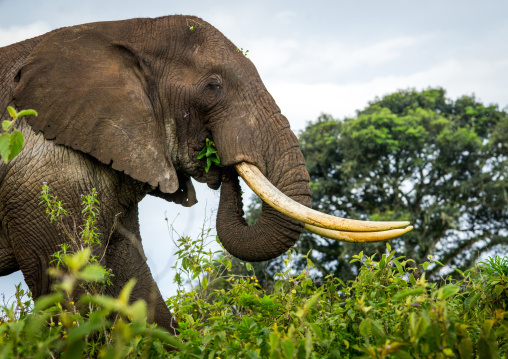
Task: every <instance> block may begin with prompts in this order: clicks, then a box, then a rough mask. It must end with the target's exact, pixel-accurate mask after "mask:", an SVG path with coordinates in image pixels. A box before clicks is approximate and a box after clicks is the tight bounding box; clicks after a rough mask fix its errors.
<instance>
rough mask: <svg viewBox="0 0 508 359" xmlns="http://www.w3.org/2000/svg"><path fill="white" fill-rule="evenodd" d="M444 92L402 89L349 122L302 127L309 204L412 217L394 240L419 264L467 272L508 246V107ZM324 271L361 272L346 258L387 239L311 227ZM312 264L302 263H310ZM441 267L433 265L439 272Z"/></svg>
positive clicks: (364, 214) (378, 248) (339, 211)
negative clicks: (325, 234)
mask: <svg viewBox="0 0 508 359" xmlns="http://www.w3.org/2000/svg"><path fill="white" fill-rule="evenodd" d="M445 95H446V94H445V91H444V90H443V89H428V90H424V91H415V90H408V91H399V92H396V93H393V94H391V95H387V96H384V97H383V98H381V99H376V100H375V101H373V102H371V103H370V104H369V106H368V107H367V108H366V109H364V110H362V111H358V113H357V115H356V116H355V117H354V118H347V119H345V120H343V121H339V120H335V119H333V118H332V117H331V116H329V115H322V116H320V117H319V118H318V120H317V121H316V122H313V123H309V124H308V126H307V127H306V129H305V130H304V131H303V132H302V133H301V134H300V145H301V149H302V153H303V154H304V157H305V159H306V166H307V170H308V171H309V174H310V177H311V188H312V206H313V208H316V209H318V210H320V211H323V212H326V213H330V214H334V215H338V216H341V217H348V218H355V219H370V220H408V221H410V222H411V223H412V224H414V227H415V229H414V230H413V231H411V232H410V233H408V234H406V235H404V236H402V237H401V238H399V239H396V240H393V241H392V243H393V245H394V247H395V248H397V250H398V251H400V252H402V253H404V254H406V255H407V256H408V257H410V258H414V259H415V260H416V261H417V262H422V261H424V260H426V258H428V256H429V255H432V256H434V257H435V258H437V259H439V261H440V262H442V263H443V264H444V265H446V266H447V267H446V269H445V271H447V272H449V271H450V270H451V267H458V268H459V269H462V270H465V268H468V267H470V266H471V265H472V264H473V263H474V261H475V260H476V259H477V258H478V256H479V255H480V254H481V253H482V252H484V251H486V250H490V249H494V248H496V249H497V250H498V251H499V250H502V248H501V246H504V248H506V243H508V242H507V239H508V238H507V237H506V231H505V229H506V228H508V210H507V209H508V206H507V203H508V196H507V193H508V172H507V171H508V147H507V145H506V144H507V143H508V137H507V136H508V135H507V134H508V131H507V130H508V126H507V124H508V114H507V113H506V112H505V111H502V110H499V109H498V108H497V106H495V105H489V106H486V105H483V104H482V103H480V102H479V101H477V100H476V99H475V97H474V96H463V97H461V98H459V99H457V100H455V101H452V100H450V99H448V98H446V96H445ZM310 248H313V249H314V251H313V253H314V255H315V256H317V257H319V258H320V262H321V263H326V266H321V267H320V268H319V269H320V271H321V272H322V275H323V276H326V275H327V274H329V273H334V274H335V275H336V276H339V277H341V278H343V279H350V278H354V276H355V273H357V270H358V268H354V267H352V266H351V265H350V264H349V263H348V261H349V259H351V256H352V255H353V254H354V253H357V252H358V251H360V250H366V251H369V252H377V253H378V254H381V253H382V252H383V244H382V243H378V244H369V245H365V244H361V245H359V244H351V243H340V242H336V241H332V240H327V239H322V238H317V237H316V236H315V235H312V234H304V236H303V238H302V240H300V241H299V242H298V243H297V251H298V252H299V253H307V252H308V250H309V249H310ZM304 266H305V263H303V262H301V263H299V268H303V267H304ZM439 268H440V267H439V266H436V265H432V266H431V267H430V271H431V274H433V275H436V274H437V273H436V271H437V270H439Z"/></svg>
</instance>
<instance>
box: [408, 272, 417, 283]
mask: <svg viewBox="0 0 508 359" xmlns="http://www.w3.org/2000/svg"><path fill="white" fill-rule="evenodd" d="M409 282H410V283H411V284H412V285H416V279H415V277H414V275H413V273H411V275H410V276H409Z"/></svg>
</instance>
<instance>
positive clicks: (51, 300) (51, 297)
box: [33, 293, 63, 313]
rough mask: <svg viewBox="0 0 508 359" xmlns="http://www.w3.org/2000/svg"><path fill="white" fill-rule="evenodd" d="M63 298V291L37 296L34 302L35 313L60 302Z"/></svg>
mask: <svg viewBox="0 0 508 359" xmlns="http://www.w3.org/2000/svg"><path fill="white" fill-rule="evenodd" d="M62 300H63V294H61V293H55V294H48V295H45V296H42V297H40V298H37V300H36V301H35V303H34V309H33V313H38V312H40V311H43V310H45V309H47V308H49V307H52V306H54V305H55V303H60V302H61V301H62Z"/></svg>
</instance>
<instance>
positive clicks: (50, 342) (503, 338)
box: [0, 230, 508, 359]
mask: <svg viewBox="0 0 508 359" xmlns="http://www.w3.org/2000/svg"><path fill="white" fill-rule="evenodd" d="M209 233H210V232H209V231H208V230H207V231H203V233H202V235H201V237H200V238H198V239H197V240H192V239H190V238H188V237H183V238H179V239H178V240H177V245H178V253H177V255H178V258H179V259H178V263H177V264H175V269H176V270H177V274H176V275H175V283H176V284H177V285H178V290H177V294H176V295H175V296H173V297H171V298H169V299H168V301H167V303H168V305H169V307H170V309H171V311H172V312H173V314H174V315H175V317H176V318H177V320H178V322H179V326H180V334H179V335H178V337H177V338H175V337H173V336H171V335H170V334H168V333H167V332H165V331H163V330H160V329H157V328H155V327H154V326H153V325H147V324H146V319H145V318H146V315H147V311H146V310H147V309H146V304H145V303H144V302H143V301H137V302H135V303H132V304H129V300H128V299H129V295H130V293H131V291H132V288H133V286H134V281H130V282H129V283H128V284H127V285H126V286H125V287H124V288H123V290H122V291H121V293H120V294H119V296H118V298H111V297H108V296H105V295H97V294H95V295H92V294H84V295H83V296H82V297H81V298H80V300H79V303H78V304H84V305H85V306H88V308H90V310H89V311H88V313H86V314H85V315H83V314H82V313H80V311H79V310H78V309H77V308H78V305H75V303H74V302H69V301H68V300H67V299H65V298H66V296H67V294H68V291H63V290H62V289H61V287H57V290H56V293H55V294H52V295H49V296H45V297H42V298H39V299H37V300H36V301H35V304H34V305H33V306H32V305H31V301H30V300H25V299H23V295H24V294H25V293H23V291H22V290H21V289H19V287H18V292H17V294H16V303H15V304H13V305H11V306H10V307H4V308H3V311H4V315H3V317H2V319H1V321H0V355H1V356H2V357H28V356H30V357H56V356H61V357H64V358H66V357H82V356H87V357H100V358H123V357H129V358H137V357H144V358H155V357H174V358H281V359H282V358H448V357H450V358H452V357H453V358H500V357H506V355H507V354H508V320H507V319H508V312H507V307H506V305H507V303H508V277H507V276H506V275H505V274H504V269H505V264H506V261H507V259H506V258H497V257H496V258H489V259H488V260H486V261H485V262H483V263H482V264H479V265H478V266H476V267H474V268H472V269H470V270H467V271H465V272H462V271H460V270H457V273H458V274H459V275H460V277H459V279H454V278H452V277H451V276H449V277H448V278H445V279H442V282H441V283H440V284H437V283H430V282H429V281H427V279H426V273H427V271H426V270H423V272H420V271H419V270H417V269H415V267H414V266H411V263H412V262H413V261H412V260H411V259H406V258H405V257H403V256H396V255H395V251H392V249H391V247H390V246H389V245H387V247H386V250H385V251H384V253H383V254H382V255H381V256H380V259H379V260H375V257H376V255H372V256H365V255H364V254H363V252H361V253H359V254H358V255H354V256H352V262H354V263H359V264H360V267H359V273H358V276H357V277H356V278H355V279H354V280H352V281H349V282H348V283H344V282H343V281H341V280H340V279H338V278H335V277H334V276H333V275H329V276H328V277H326V278H324V279H323V280H319V281H316V280H315V279H314V278H313V277H312V276H311V275H310V273H311V272H312V271H313V270H315V266H314V263H313V262H312V260H310V259H309V257H310V256H309V255H307V256H304V257H302V258H300V259H301V260H304V261H305V263H307V265H306V268H305V269H304V270H303V271H295V269H294V264H295V263H294V258H293V257H294V253H292V252H288V253H287V255H286V256H284V260H283V265H284V269H283V270H282V271H281V272H279V273H277V275H276V282H275V285H274V286H273V288H271V289H270V290H266V289H264V288H262V287H261V286H260V284H259V281H258V280H257V278H256V277H255V276H254V273H253V268H252V266H251V265H250V264H249V263H241V265H242V266H243V267H244V268H245V270H247V271H248V272H250V275H235V274H233V271H232V261H231V259H232V258H231V256H230V255H228V254H226V252H225V251H216V252H210V250H205V249H204V248H205V247H206V240H207V238H208V235H209ZM89 255H90V253H89V252H88V253H87V252H86V251H85V252H84V253H81V252H80V253H76V254H74V255H72V256H69V257H68V259H67V260H66V263H67V266H68V267H69V268H70V269H71V270H70V273H69V274H68V275H69V276H73V277H75V279H74V280H75V282H78V281H80V280H83V272H84V269H85V268H87V264H86V261H87V258H88V256H89ZM436 264H437V263H436V262H433V261H429V262H425V263H422V266H421V267H423V268H429V267H430V266H432V265H436ZM85 277H86V276H85ZM184 283H187V285H188V288H190V290H186V289H185V288H184V286H183V285H184ZM499 288H501V289H502V290H501V289H499ZM172 348H177V349H178V350H177V351H170V352H167V351H166V350H167V349H172Z"/></svg>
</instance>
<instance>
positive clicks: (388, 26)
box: [0, 0, 508, 298]
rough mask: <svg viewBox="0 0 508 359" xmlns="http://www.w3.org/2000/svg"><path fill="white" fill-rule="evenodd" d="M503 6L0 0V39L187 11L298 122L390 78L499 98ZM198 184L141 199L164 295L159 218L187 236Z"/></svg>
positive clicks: (202, 192) (351, 101)
mask: <svg viewBox="0 0 508 359" xmlns="http://www.w3.org/2000/svg"><path fill="white" fill-rule="evenodd" d="M507 13H508V2H506V1H502V0H491V1H470V0H460V1H457V0H448V1H442V0H440V1H435V0H427V1H418V2H416V1H402V0H399V1H393V0H385V1H378V0H361V1H343V0H334V1H319V0H315V1H298V0H293V1H273V0H271V1H266V0H257V1H240V0H237V1H221V0H216V1H213V2H211V1H203V0H192V1H171V0H165V1H158V0H143V1H128V0H122V1H116V0H115V1H106V0H87V1H82V0H79V1H75V0H33V1H30V0H18V1H11V0H0V14H2V16H1V17H0V47H1V46H6V45H8V44H11V43H15V42H18V41H21V40H24V39H26V38H30V37H33V36H37V35H40V34H43V33H45V32H47V31H50V30H53V29H56V28H59V27H63V26H72V25H77V24H82V23H87V22H96V21H111V20H123V19H129V18H134V17H159V16H164V15H172V14H186V15H196V16H199V17H201V18H203V19H204V20H206V21H207V22H209V23H210V24H212V25H213V26H215V27H216V28H218V29H219V30H220V31H222V33H224V34H225V35H226V36H227V37H228V38H229V39H230V40H232V41H233V43H235V44H236V46H238V47H239V48H243V49H244V50H249V52H248V57H249V58H250V59H251V60H252V62H253V63H254V64H255V65H256V67H257V69H258V72H259V73H260V75H261V78H262V79H263V82H264V83H265V86H266V87H267V89H268V91H269V92H270V93H271V94H272V96H273V97H274V98H275V100H276V102H277V104H278V105H279V107H280V108H281V110H282V112H283V113H284V114H285V115H286V117H287V118H288V119H289V121H290V124H291V128H292V129H293V131H295V133H297V134H298V132H299V131H301V130H303V129H304V128H305V126H306V124H307V122H309V121H313V120H315V119H316V118H317V117H318V116H319V115H320V114H321V113H329V114H331V115H332V116H333V117H335V118H339V119H342V118H345V117H350V116H354V115H355V111H356V110H360V109H362V108H364V107H365V106H366V105H367V104H368V102H369V101H372V100H374V99H375V98H376V97H381V96H383V95H386V94H389V93H391V92H394V91H397V90H399V89H408V88H415V89H417V90H421V89H425V88H428V87H443V88H444V89H445V90H446V91H447V94H448V97H450V98H452V99H456V98H458V97H460V96H462V95H471V94H475V95H476V97H477V99H479V100H480V101H482V102H484V103H486V104H491V103H493V104H497V105H499V107H500V108H506V107H507V106H508V86H507V85H506V84H508V46H506V39H507V38H508V22H507V21H506V14H507ZM196 190H197V193H198V200H199V203H198V204H197V205H196V206H194V207H192V208H183V207H180V206H177V205H174V204H171V203H167V202H165V201H163V200H161V199H157V198H154V197H151V196H147V197H146V198H145V199H144V200H143V201H142V202H141V203H140V224H141V235H142V238H143V247H144V249H145V252H146V255H147V257H148V264H149V266H150V268H151V271H152V274H153V275H154V278H155V279H156V281H157V283H158V285H159V288H160V289H161V292H162V294H163V296H169V295H171V294H173V293H175V289H176V287H175V285H173V283H172V278H173V275H174V272H173V271H172V270H171V269H170V267H171V266H172V265H174V261H175V258H174V256H173V255H172V254H173V253H174V252H175V246H174V244H173V243H172V240H171V235H170V232H172V231H171V230H168V223H170V224H173V228H174V231H176V232H173V239H176V238H177V235H176V234H175V233H178V234H179V235H190V236H193V237H196V236H197V235H198V234H199V233H200V231H201V229H202V228H203V224H205V225H209V224H211V225H212V226H214V223H215V220H214V211H215V210H216V209H217V205H218V200H219V197H218V192H216V191H212V190H210V189H208V187H206V186H205V185H201V184H197V185H196ZM246 192H247V194H246V195H244V198H245V200H248V198H249V197H250V193H251V192H249V191H247V190H246ZM165 218H168V221H167V222H166V221H165ZM205 219H206V221H205ZM213 233H214V232H213V230H212V232H211V234H212V235H213ZM211 239H213V238H211ZM21 281H23V277H22V275H21V273H20V272H18V273H14V274H12V275H10V276H7V277H0V293H5V295H6V297H7V298H8V297H10V296H11V295H12V294H13V293H14V284H15V283H19V282H21Z"/></svg>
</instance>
